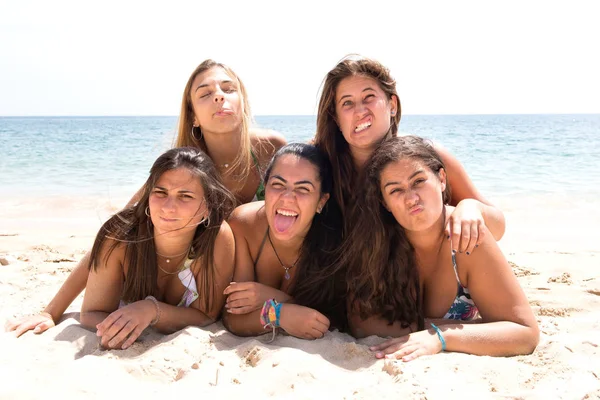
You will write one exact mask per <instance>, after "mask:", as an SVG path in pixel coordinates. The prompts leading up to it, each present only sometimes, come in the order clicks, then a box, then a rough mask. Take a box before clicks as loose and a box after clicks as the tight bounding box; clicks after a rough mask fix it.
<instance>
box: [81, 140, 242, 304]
mask: <svg viewBox="0 0 600 400" xmlns="http://www.w3.org/2000/svg"><path fill="white" fill-rule="evenodd" d="M177 168H185V169H187V170H188V171H190V172H191V173H192V175H193V176H195V177H196V178H197V179H199V180H200V182H201V184H202V188H203V190H204V199H205V202H206V207H207V209H208V226H205V225H204V224H203V223H201V224H199V225H198V226H197V227H196V231H195V233H194V237H193V239H192V246H191V251H190V256H189V257H192V258H200V259H201V261H200V272H199V274H198V281H197V283H198V289H199V293H200V298H201V299H202V300H201V308H202V311H203V312H205V313H207V312H208V310H210V308H211V307H212V301H213V298H214V295H215V292H214V282H215V273H216V271H215V270H216V267H215V265H214V247H215V240H216V238H217V235H218V233H219V230H220V228H221V224H222V223H223V221H225V220H226V219H227V218H228V217H229V215H230V214H231V212H232V211H233V208H234V202H235V200H234V198H233V195H232V194H231V193H230V192H229V190H227V188H226V187H225V186H224V185H223V184H222V183H221V180H220V178H219V175H218V173H217V170H216V168H215V166H214V164H213V162H212V161H211V159H210V157H208V156H207V155H206V154H204V153H203V152H202V151H201V150H198V149H195V148H192V147H183V148H175V149H171V150H169V151H167V152H166V153H164V154H162V155H161V156H160V157H158V159H157V160H156V161H155V162H154V165H152V168H151V169H150V176H149V177H148V179H147V180H146V183H144V186H143V187H142V191H143V194H142V197H141V199H140V201H139V202H138V203H136V204H134V205H133V206H131V207H128V208H126V209H124V210H122V211H119V212H118V213H116V214H115V215H113V216H112V217H111V218H109V219H108V221H106V222H105V223H104V224H103V225H102V227H101V228H100V231H99V232H98V235H97V236H96V240H95V241H94V245H93V247H92V253H91V256H90V263H89V265H88V268H90V269H93V270H94V271H96V270H97V269H98V268H102V267H103V265H104V264H105V263H106V260H107V259H108V258H109V257H110V254H111V253H112V251H113V250H114V249H115V248H116V247H117V246H121V245H124V246H125V260H124V263H125V264H126V265H127V267H128V271H127V275H126V276H125V283H124V287H123V294H122V300H123V301H125V302H134V301H138V300H143V299H144V298H146V296H157V295H158V286H157V278H158V264H157V260H156V247H155V244H154V230H153V225H152V220H151V219H150V217H148V215H147V214H146V209H147V207H148V204H149V198H150V193H151V192H152V190H153V189H154V187H155V185H156V182H157V181H158V180H159V178H160V177H161V176H162V174H164V173H165V172H167V171H170V170H174V169H177ZM104 246H109V247H108V250H107V251H106V256H105V257H104V258H103V257H101V254H102V253H103V251H102V249H103V248H104Z"/></svg>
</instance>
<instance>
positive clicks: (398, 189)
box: [390, 188, 404, 194]
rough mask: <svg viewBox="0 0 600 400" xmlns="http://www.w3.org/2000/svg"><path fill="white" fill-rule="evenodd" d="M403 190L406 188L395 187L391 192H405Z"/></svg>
mask: <svg viewBox="0 0 600 400" xmlns="http://www.w3.org/2000/svg"><path fill="white" fill-rule="evenodd" d="M403 192H404V189H400V188H395V189H392V191H391V192H390V194H394V193H403Z"/></svg>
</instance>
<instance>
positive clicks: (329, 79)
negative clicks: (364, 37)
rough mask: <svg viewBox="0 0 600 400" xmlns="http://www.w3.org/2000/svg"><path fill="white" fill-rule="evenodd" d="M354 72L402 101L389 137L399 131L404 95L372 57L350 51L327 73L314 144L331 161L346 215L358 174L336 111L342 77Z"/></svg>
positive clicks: (336, 196) (338, 197)
mask: <svg viewBox="0 0 600 400" xmlns="http://www.w3.org/2000/svg"><path fill="white" fill-rule="evenodd" d="M351 76H364V77H368V78H372V79H374V80H375V81H376V82H377V84H378V85H379V87H380V88H381V90H383V91H384V93H385V94H386V95H387V98H388V101H390V100H391V99H392V96H395V97H396V99H397V101H398V110H397V112H396V114H395V115H394V116H392V117H391V118H390V129H389V131H388V133H387V135H386V137H395V136H396V135H397V134H398V124H399V123H400V115H401V107H400V98H399V97H398V93H397V92H396V81H395V80H394V78H393V77H392V75H391V74H390V71H389V70H388V69H387V68H386V67H385V66H383V65H382V64H381V63H379V62H378V61H375V60H371V59H369V58H364V57H360V56H354V55H349V56H346V57H345V58H344V59H342V61H340V62H339V63H338V64H337V65H336V66H335V67H334V68H333V69H332V70H331V71H329V73H328V74H327V76H326V77H325V80H324V82H323V89H322V91H321V99H320V100H319V110H318V114H317V133H316V135H315V140H314V144H315V146H317V147H319V148H320V149H321V150H322V151H323V152H325V154H327V157H328V158H329V161H330V162H331V166H332V168H333V182H334V189H333V197H334V199H335V201H337V202H338V203H339V206H340V210H341V212H342V215H344V216H346V213H347V212H348V211H349V210H348V208H349V205H350V204H352V203H353V202H354V201H353V193H354V190H353V188H354V187H355V181H356V176H357V175H358V173H357V171H356V168H355V167H354V163H353V162H352V157H351V155H350V149H349V147H348V143H347V142H346V140H345V139H344V136H343V135H342V132H341V131H340V128H339V126H338V124H337V122H336V121H337V116H336V112H335V95H336V91H337V88H338V85H339V84H340V82H341V81H342V80H344V79H345V78H348V77H351Z"/></svg>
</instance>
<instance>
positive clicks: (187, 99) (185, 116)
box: [175, 59, 253, 180]
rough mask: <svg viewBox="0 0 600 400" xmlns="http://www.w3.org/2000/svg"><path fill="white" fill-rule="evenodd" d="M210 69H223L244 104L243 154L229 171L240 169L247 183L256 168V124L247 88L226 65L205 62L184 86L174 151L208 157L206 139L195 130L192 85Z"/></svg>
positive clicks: (210, 61) (211, 61)
mask: <svg viewBox="0 0 600 400" xmlns="http://www.w3.org/2000/svg"><path fill="white" fill-rule="evenodd" d="M211 68H221V69H223V70H224V71H225V73H226V74H227V75H229V77H231V79H232V80H233V81H235V82H236V83H237V87H238V90H239V94H240V99H241V101H242V126H241V140H240V150H239V152H238V154H237V156H236V158H235V159H234V160H233V162H232V164H231V166H230V167H229V168H228V170H227V171H236V170H237V168H238V167H239V166H241V173H240V179H241V180H245V179H246V178H247V177H248V174H249V173H250V171H251V169H252V165H253V160H252V155H251V148H252V146H251V143H250V127H251V126H252V123H253V119H252V112H251V110H250V103H249V102H248V95H247V92H246V87H245V86H244V84H243V83H242V80H241V79H240V78H239V77H238V76H237V74H236V73H235V72H233V70H232V69H231V68H229V67H228V66H227V65H225V64H222V63H218V62H216V61H213V60H210V59H208V60H204V61H203V62H202V63H201V64H200V65H198V66H197V67H196V69H195V70H194V72H192V74H191V75H190V77H189V79H188V81H187V83H186V84H185V88H184V89H183V97H182V99H181V111H180V114H179V123H178V129H177V130H178V132H177V139H176V141H175V147H196V148H200V149H201V150H202V151H204V152H205V153H207V154H208V148H207V147H206V142H205V141H204V137H203V135H202V127H194V108H193V107H192V83H193V82H194V79H196V77H197V76H198V75H200V74H202V73H204V72H206V71H208V70H209V69H211Z"/></svg>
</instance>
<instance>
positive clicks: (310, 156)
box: [265, 143, 347, 330]
mask: <svg viewBox="0 0 600 400" xmlns="http://www.w3.org/2000/svg"><path fill="white" fill-rule="evenodd" d="M286 154H292V155H295V156H297V157H299V158H303V159H305V160H306V161H308V162H310V163H311V164H312V165H313V166H314V167H315V168H316V169H317V172H318V179H319V182H320V183H321V193H320V195H321V196H323V195H325V194H331V191H332V189H333V182H332V175H331V164H330V163H329V160H328V159H327V156H325V154H323V152H322V151H321V150H319V149H318V148H317V147H315V146H312V145H309V144H305V143H290V144H288V145H286V146H284V147H282V148H281V149H279V150H278V151H277V153H275V155H274V156H273V159H272V160H271V163H270V164H269V166H268V167H267V170H266V173H265V184H266V183H267V182H268V180H269V176H270V175H271V171H272V169H273V166H274V165H275V164H276V163H277V160H278V159H279V158H280V157H281V156H283V155H286ZM341 229H342V219H341V215H340V212H339V208H338V205H337V204H336V203H335V202H333V201H330V200H329V201H327V203H326V204H325V206H324V207H323V209H322V210H321V213H316V214H315V215H314V217H313V220H312V222H311V226H310V228H309V230H308V232H307V234H306V236H305V237H304V240H303V241H302V246H301V247H300V252H299V255H298V262H297V263H296V268H297V269H298V270H297V272H296V276H295V278H294V282H293V284H292V287H291V290H290V294H291V295H292V296H293V297H294V302H295V303H296V304H299V305H302V306H305V307H310V308H314V309H315V310H317V311H319V312H321V313H323V314H324V315H326V316H327V318H329V319H330V322H331V326H332V327H336V328H338V329H339V330H344V329H345V328H346V326H347V323H346V299H345V294H346V286H345V275H344V273H343V272H342V271H340V270H336V269H335V265H334V259H335V257H336V253H335V251H336V250H337V248H338V247H339V245H340V244H341V235H340V232H341Z"/></svg>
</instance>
